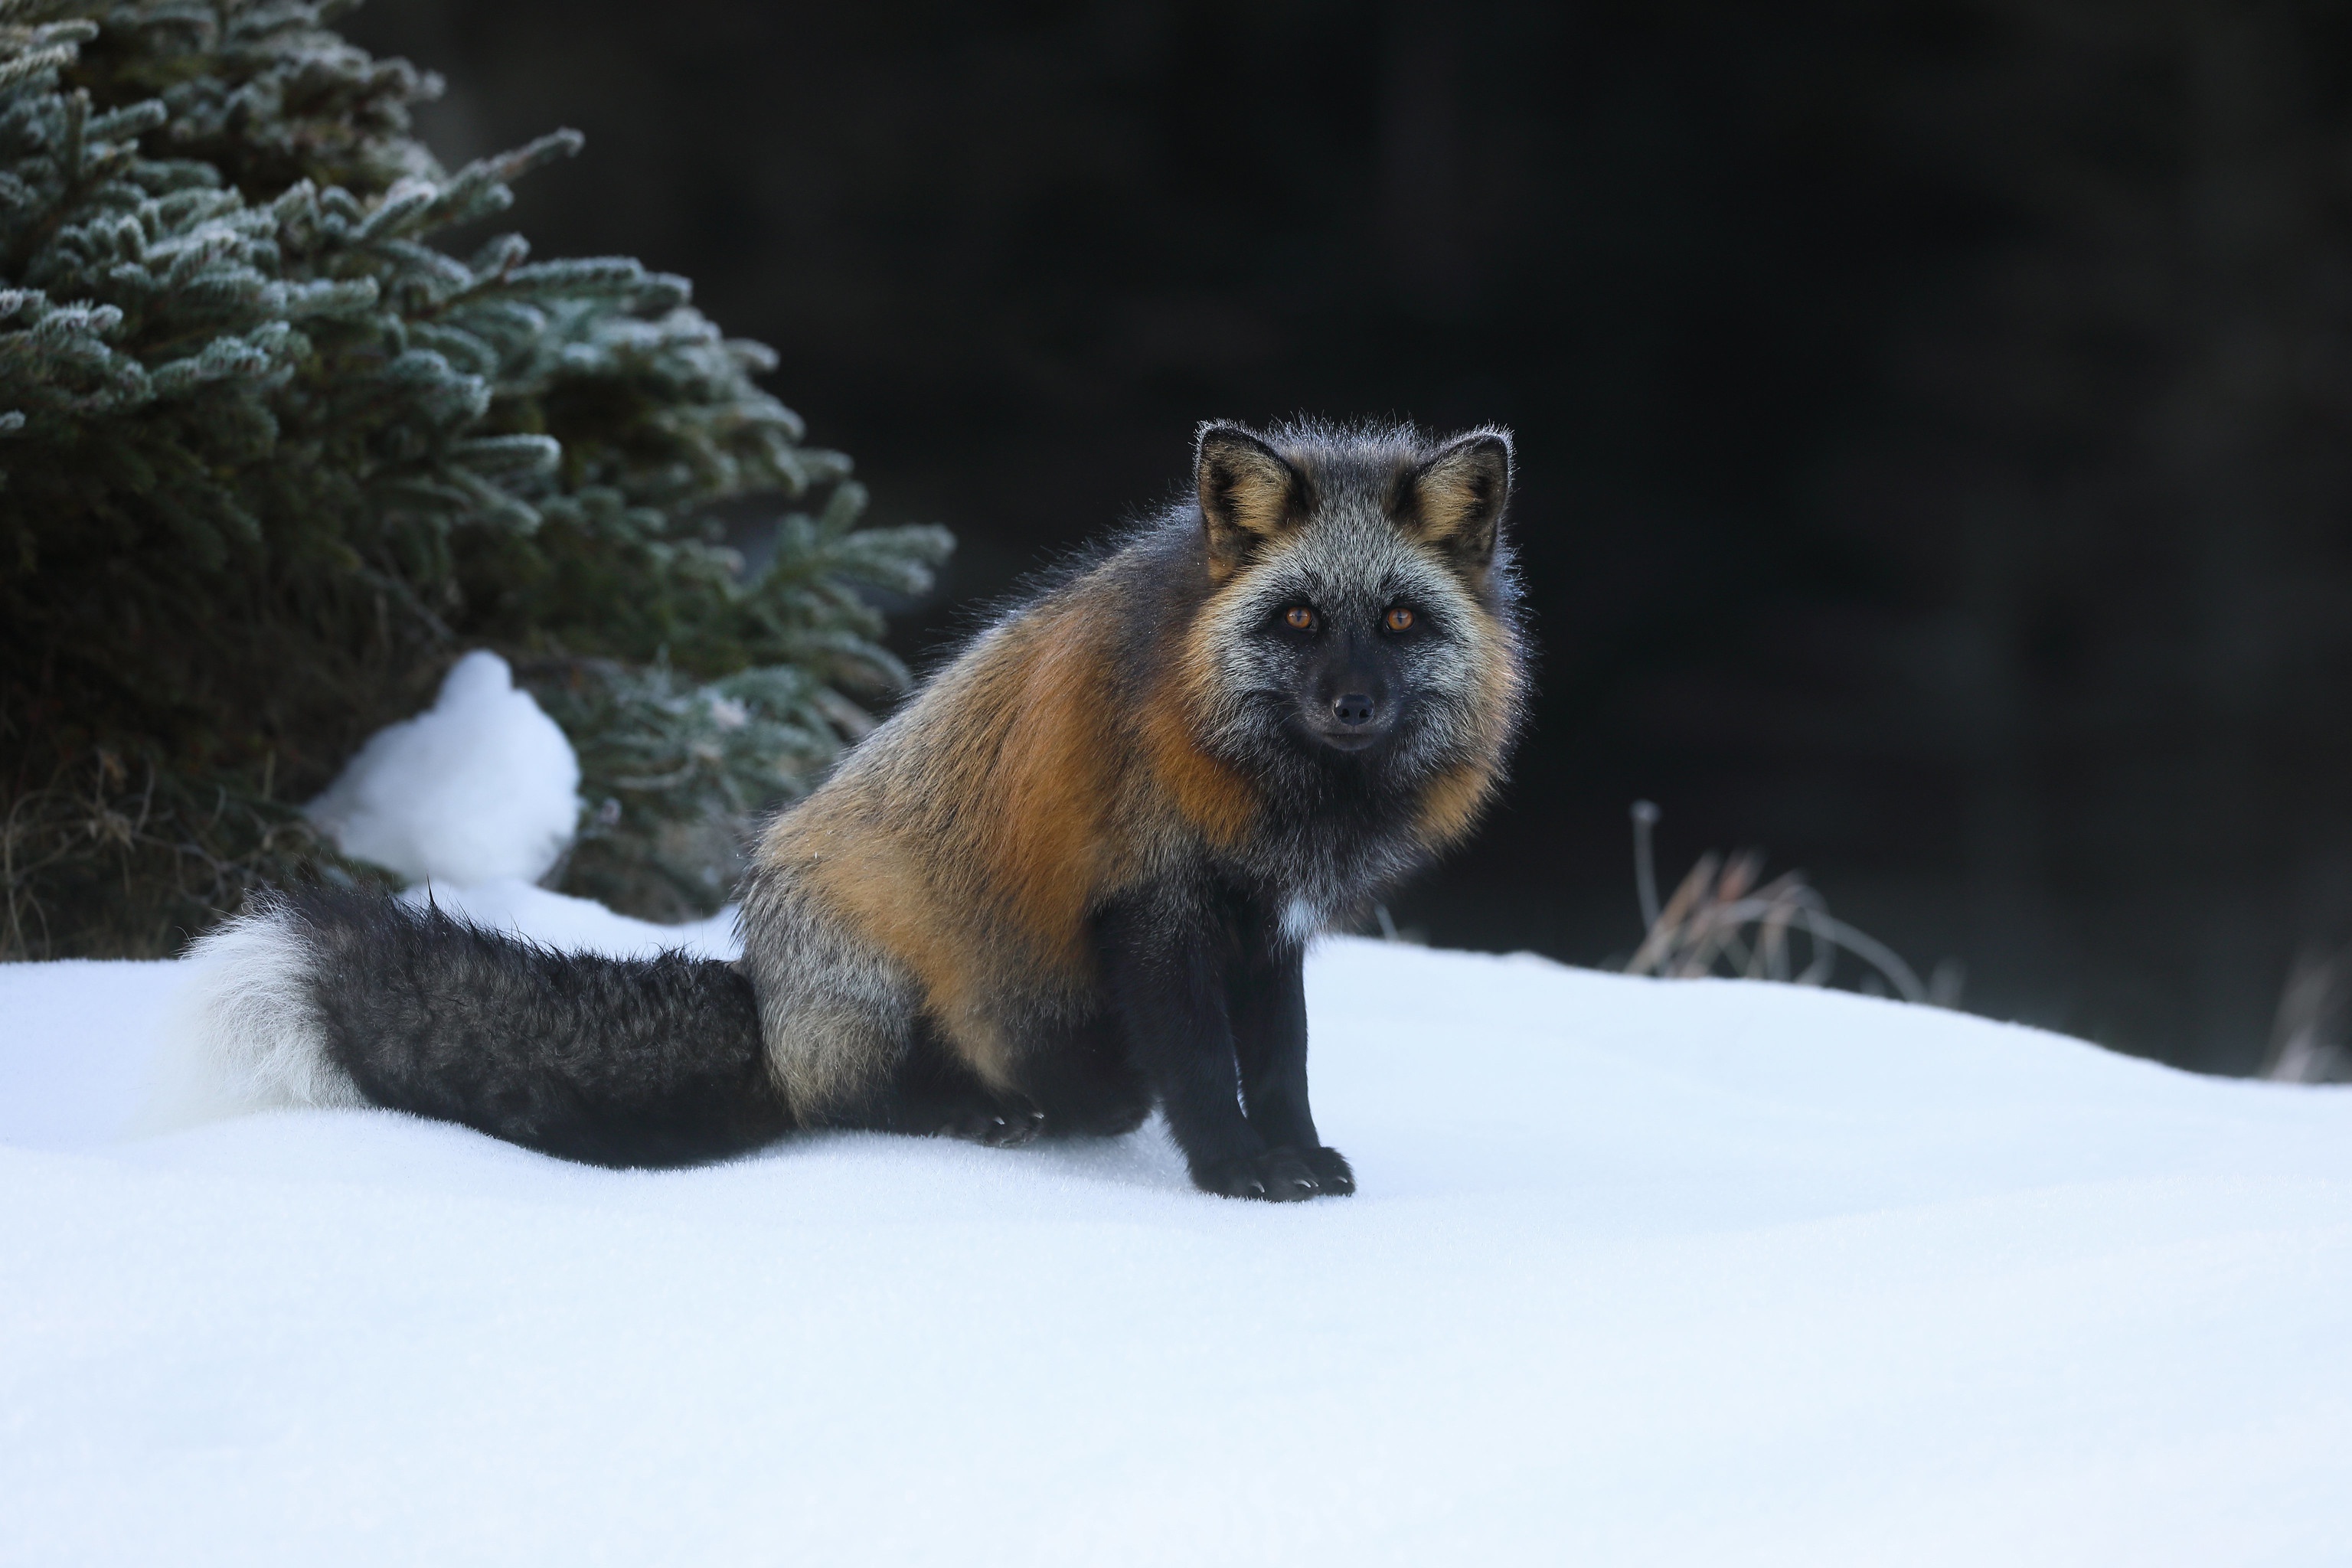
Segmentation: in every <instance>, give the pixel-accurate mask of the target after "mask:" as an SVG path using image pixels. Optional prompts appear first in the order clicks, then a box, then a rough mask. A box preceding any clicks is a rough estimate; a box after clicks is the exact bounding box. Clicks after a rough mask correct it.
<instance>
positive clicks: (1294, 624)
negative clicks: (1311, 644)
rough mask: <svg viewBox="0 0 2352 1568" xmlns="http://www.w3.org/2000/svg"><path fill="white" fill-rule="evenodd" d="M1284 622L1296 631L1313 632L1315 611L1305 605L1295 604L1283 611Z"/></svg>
mask: <svg viewBox="0 0 2352 1568" xmlns="http://www.w3.org/2000/svg"><path fill="white" fill-rule="evenodd" d="M1282 624H1283V625H1284V626H1288V627H1289V628H1290V629H1291V630H1292V631H1295V632H1311V631H1313V630H1314V629H1315V612H1314V611H1312V610H1310V609H1308V608H1307V606H1306V605H1291V606H1290V608H1289V609H1287V610H1286V611H1284V612H1283V616H1282Z"/></svg>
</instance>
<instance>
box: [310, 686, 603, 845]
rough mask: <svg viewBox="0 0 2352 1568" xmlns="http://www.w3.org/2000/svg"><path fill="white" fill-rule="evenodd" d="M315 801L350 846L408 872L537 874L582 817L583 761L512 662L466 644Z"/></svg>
mask: <svg viewBox="0 0 2352 1568" xmlns="http://www.w3.org/2000/svg"><path fill="white" fill-rule="evenodd" d="M308 810H309V813H310V817H311V819H312V820H314V821H315V822H317V823H318V824H319V825H320V826H321V827H323V828H325V829H326V830H327V832H328V833H329V834H330V835H331V837H333V838H334V840H335V843H336V844H337V845H338V846H339V847H341V849H342V851H343V853H344V854H346V855H350V856H352V857H353V858H357V859H361V860H366V861H369V862H371V863H373V864H374V865H378V866H382V867H383V868H385V869H386V870H390V871H396V872H398V873H399V874H400V875H401V876H403V877H405V878H407V879H409V880H410V881H412V882H422V881H425V880H426V879H433V880H436V881H441V882H456V883H465V884H473V883H478V882H494V881H499V880H502V879H514V880H519V881H523V882H534V881H537V880H538V879H540V878H541V877H543V876H545V875H546V874H547V872H548V870H549V868H551V867H552V866H553V865H554V864H555V862H556V858H557V857H559V856H561V855H562V853H563V850H564V847H565V846H567V845H569V844H570V843H571V842H572V831H573V829H574V828H575V827H576V826H578V823H579V817H580V760H579V758H578V757H576V756H574V755H573V754H572V742H569V741H567V740H566V739H564V736H563V731H562V730H561V729H559V728H557V727H556V723H555V721H554V720H552V719H550V718H549V717H548V716H547V715H546V714H545V713H542V712H541V711H540V707H539V704H538V703H537V702H534V701H533V700H531V696H530V692H528V691H518V690H517V689H515V684H514V678H513V672H512V671H510V670H509V668H507V662H506V660H504V659H502V658H499V656H498V655H496V654H494V653H483V652H475V653H469V654H467V656H466V657H465V658H461V659H459V660H458V661H457V664H456V665H455V666H454V667H453V668H451V669H450V671H449V674H448V677H447V679H445V680H443V681H442V683H441V695H440V696H439V697H438V698H437V699H436V700H435V701H434V704H433V706H432V707H431V708H430V709H427V710H425V712H423V713H420V714H418V715H417V716H416V717H415V718H414V719H409V720H406V721H403V722H401V723H398V724H393V725H390V726H388V727H386V728H384V729H383V730H379V731H376V733H375V734H373V735H372V736H370V737H369V739H368V742H367V744H366V745H364V746H362V747H361V748H360V752H359V754H358V755H357V756H355V757H353V758H352V760H351V762H350V763H349V764H348V765H347V766H345V767H344V769H343V771H342V773H341V776H339V777H338V778H337V779H336V780H335V782H334V783H333V784H330V785H328V786H327V790H326V793H325V794H323V795H320V797H319V798H318V799H317V800H314V801H312V802H311V803H310V806H309V808H308Z"/></svg>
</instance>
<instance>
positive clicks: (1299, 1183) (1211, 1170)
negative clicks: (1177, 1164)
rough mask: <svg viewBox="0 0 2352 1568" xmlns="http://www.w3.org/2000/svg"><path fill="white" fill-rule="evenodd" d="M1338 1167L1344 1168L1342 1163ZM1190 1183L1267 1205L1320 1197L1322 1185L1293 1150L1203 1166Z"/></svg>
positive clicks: (1223, 1195) (1224, 1194) (1203, 1189)
mask: <svg viewBox="0 0 2352 1568" xmlns="http://www.w3.org/2000/svg"><path fill="white" fill-rule="evenodd" d="M1341 1168H1342V1169H1343V1170H1344V1169H1345V1168H1346V1166H1345V1163H1344V1162H1343V1163H1342V1165H1341ZM1192 1184H1193V1185H1195V1186H1197V1187H1199V1188H1200V1189H1201V1190H1202V1192H1204V1193H1214V1194H1217V1195H1218V1196H1219V1197H1224V1198H1257V1199H1259V1200H1261V1201H1263V1202H1265V1203H1270V1204H1295V1203H1298V1202H1301V1201H1303V1200H1305V1199H1307V1198H1313V1197H1320V1196H1322V1194H1323V1184H1322V1183H1321V1182H1319V1181H1318V1180H1317V1179H1316V1175H1315V1173H1314V1171H1313V1170H1312V1169H1311V1168H1309V1167H1308V1165H1307V1162H1306V1161H1304V1160H1302V1159H1300V1158H1299V1157H1298V1153H1297V1151H1296V1150H1292V1149H1274V1150H1269V1151H1268V1152H1265V1153H1263V1154H1245V1155H1244V1156H1243V1157H1241V1158H1240V1159H1238V1160H1221V1161H1218V1162H1217V1163H1214V1164H1211V1165H1203V1166H1202V1167H1200V1168H1198V1169H1196V1170H1195V1171H1194V1172H1193V1173H1192Z"/></svg>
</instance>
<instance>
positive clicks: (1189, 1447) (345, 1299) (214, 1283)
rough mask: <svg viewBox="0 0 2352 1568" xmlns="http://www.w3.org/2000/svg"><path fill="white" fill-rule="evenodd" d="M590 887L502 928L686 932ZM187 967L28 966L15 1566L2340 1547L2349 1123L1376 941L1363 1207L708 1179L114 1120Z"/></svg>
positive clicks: (1324, 1068) (422, 1143)
mask: <svg viewBox="0 0 2352 1568" xmlns="http://www.w3.org/2000/svg"><path fill="white" fill-rule="evenodd" d="M552 897H553V896H552V895H541V894H539V893H537V891H536V890H535V889H530V890H526V891H522V892H518V891H516V890H514V889H509V890H508V891H507V892H506V893H504V894H500V895H497V898H503V899H505V900H507V901H506V902H505V903H503V904H501V905H499V907H498V908H496V909H489V908H487V907H482V908H478V912H479V913H483V914H486V915H489V916H492V917H494V918H497V919H499V920H500V921H508V922H510V923H515V924H518V925H519V926H520V928H521V929H524V930H526V931H530V930H538V931H541V932H542V933H543V934H548V935H562V936H563V937H565V938H566V939H567V940H582V941H593V942H597V943H598V944H600V945H608V946H614V947H620V946H625V945H626V944H629V943H633V942H640V941H642V940H643V939H644V933H643V932H642V931H638V930H635V929H633V927H634V922H628V923H620V922H617V921H616V919H615V917H610V916H604V915H603V912H602V911H600V910H594V907H593V906H588V907H587V908H586V909H585V910H583V909H579V908H572V907H570V904H569V902H568V901H559V902H557V903H543V902H541V900H542V899H551V898H552ZM488 901H489V902H496V898H494V899H492V900H488ZM600 917H601V918H600ZM542 919H554V920H559V921H563V922H566V923H564V924H562V926H560V927H549V926H541V925H539V924H538V923H537V922H539V921H541V920H542ZM607 922H611V923H607ZM700 940H702V941H704V942H723V936H722V935H721V934H719V932H717V931H705V932H704V933H703V936H702V937H701V939H700ZM174 979H175V975H174V973H173V965H170V964H97V963H66V964H46V965H33V966H17V967H6V968H0V1020H5V1023H0V1260H5V1261H0V1562H5V1563H41V1564H45V1565H46V1564H77V1563H126V1564H128V1563H174V1564H206V1563H220V1564H236V1565H238V1568H250V1565H254V1564H270V1563H337V1564H370V1563H435V1564H472V1563H482V1564H491V1563H497V1564H510V1563H545V1562H570V1561H578V1562H601V1563H694V1564H734V1563H744V1564H752V1563H758V1564H772V1563H810V1564H825V1563H859V1564H866V1563H954V1564H958V1565H964V1564H992V1563H1055V1564H1060V1563H1069V1564H1081V1563H1083V1564H1099V1563H1147V1564H1148V1563H1187V1564H1197V1563H1282V1564H1321V1563H1332V1564H1367V1563H1369V1564H1379V1563H1412V1564H1428V1563H1546V1564H1551V1563H1704V1564H1708V1565H1709V1568H1716V1565H1719V1564H1723V1563H1740V1564H1758V1563H1762V1564H1775V1563H1789V1564H1796V1563H1803V1564H1809V1565H1817V1564H1832V1563H1853V1564H1874V1565H1875V1564H1885V1563H1903V1564H1906V1565H1911V1564H1942V1563H1950V1564H1969V1565H1972V1568H1973V1565H1979V1564H1982V1563H1989V1562H1991V1563H2002V1564H2004V1568H2022V1565H2031V1564H2062V1563H2063V1564H2093V1563H2097V1564H2108V1563H2134V1564H2168V1563H2179V1564H2199V1565H2207V1564H2212V1563H2257V1562H2259V1563H2281V1564H2301V1563H2310V1564H2320V1563H2342V1562H2344V1561H2345V1560H2346V1558H2347V1551H2352V1487H2347V1485H2346V1476H2345V1468H2344V1458H2343V1456H2344V1454H2345V1453H2346V1452H2347V1439H2352V1356H2347V1354H2346V1353H2345V1352H2346V1345H2347V1332H2352V1091H2347V1090H2341V1089H2291V1088H2285V1087H2282V1086H2277V1085H2264V1084H2252V1083H2242V1082H2221V1081H2214V1080H2209V1079H2193V1078H2189V1077H2186V1076H2183V1075H2180V1074H2177V1073H2172V1072H2168V1071H2167V1070H2165V1069H2162V1068H2156V1067H2153V1066H2150V1065H2148V1064H2146V1063H2142V1062H2137V1061H2133V1060H2129V1059H2126V1058H2120V1057H2116V1056H2112V1055H2108V1054H2105V1053H2104V1052H2101V1051H2098V1050H2095V1049H2094V1048H2092V1047H2087V1046H2084V1045H2080V1044H2078V1043H2076V1042H2074V1041H2070V1040H2065V1039H2062V1038H2058V1037H2052V1036H2048V1035H2042V1034H2037V1033H2033V1032H2032V1031H2029V1030H2024V1029H2017V1028H2009V1027H2004V1026H1998V1025H1993V1024H1989V1023H1986V1022H1984V1021H1982V1020H1979V1019H1973V1018H1969V1017H1964V1016H1957V1015H1952V1014H1948V1013H1938V1012H1930V1011H1926V1010H1920V1009H1909V1008H1904V1007H1899V1006H1896V1005H1893V1004H1889V1003H1883V1002H1874V1001H1870V1000H1867V999H1864V998H1860V997H1854V996H1848V995H1837V994H1822V993H1818V992H1807V991H1798V990H1793V989H1790V988H1785V987H1772V986H1765V985H1754V984H1732V983H1721V982H1706V983H1688V982H1681V983H1667V982H1655V981H1642V980H1628V979H1624V978H1622V977H1615V976H1609V975H1601V974H1595V973H1583V972H1578V971H1572V970H1568V969H1563V968H1560V967H1559V966H1557V965H1553V964H1549V963H1542V962H1538V961H1536V960H1533V959H1527V958H1515V959H1498V958H1485V957H1475V956H1470V955H1465V954H1457V953H1439V952H1424V951H1421V950H1417V949H1411V948H1400V947H1393V946H1383V945H1381V944H1377V943H1370V942H1334V943H1332V944H1330V945H1329V946H1328V948H1327V949H1325V950H1324V951H1323V952H1320V953H1319V954H1318V956H1317V958H1316V959H1315V960H1314V961H1313V963H1311V964H1310V967H1309V971H1308V989H1309V1003H1310V1006H1311V1008H1312V1011H1313V1017H1314V1020H1315V1030H1316V1034H1315V1039H1316V1047H1315V1057H1316V1079H1315V1081H1316V1091H1317V1106H1318V1110H1319V1112H1320V1119H1321V1122H1322V1125H1323V1126H1324V1128H1325V1130H1326V1131H1327V1132H1328V1136H1329V1137H1330V1138H1331V1140H1332V1141H1333V1142H1335V1143H1337V1144H1338V1145H1339V1147H1341V1148H1342V1149H1344V1150H1346V1151H1347V1152H1348V1153H1349V1156H1350V1157H1351V1158H1352V1159H1353V1160H1354V1162H1355V1165H1356V1170H1357V1173H1358V1174H1359V1176H1360V1179H1361V1182H1362V1191H1361V1193H1360V1194H1359V1195H1358V1196H1356V1197H1354V1198H1350V1199H1347V1200H1327V1201H1323V1202H1318V1203H1314V1204H1307V1205H1296V1206H1284V1207H1273V1206H1267V1205H1248V1204H1237V1203H1228V1202H1221V1201H1218V1200H1214V1199H1209V1198H1203V1197H1200V1196H1197V1195H1195V1194H1192V1192H1190V1191H1189V1190H1188V1189H1187V1188H1186V1186H1185V1184H1184V1181H1183V1176H1182V1172H1181V1163H1180V1161H1179V1160H1178V1158H1177V1156H1176V1154H1175V1152H1174V1151H1173V1150H1172V1149H1171V1146H1170V1145H1169V1144H1168V1143H1167V1142H1166V1141H1165V1139H1164V1137H1163V1136H1162V1135H1161V1134H1160V1133H1159V1132H1158V1131H1156V1129H1147V1130H1146V1131H1145V1132H1143V1133H1141V1134H1139V1135H1138V1136H1136V1137H1134V1138H1130V1139H1127V1140H1124V1141H1121V1142H1115V1143H1109V1144H1101V1145H1093V1146H1083V1147H1068V1146H1062V1147H1044V1148H1039V1147H1032V1148H1029V1149H1024V1150H1011V1151H996V1150H984V1149H978V1148H972V1147H969V1146H965V1145H961V1144H954V1143H947V1142H917V1141H910V1140H895V1139H887V1138H881V1137H872V1136H849V1135H835V1136H824V1137H803V1138H800V1139H797V1140H794V1141H793V1142H787V1143H785V1144H783V1145H782V1146H780V1147H778V1148H776V1149H775V1150H773V1151H772V1152H767V1153H765V1154H763V1155H761V1156H759V1157H756V1158H752V1159H747V1160H743V1161H740V1162H737V1163H730V1164H727V1165H722V1166H718V1167H714V1168H710V1169H705V1170H698V1171H689V1172H682V1173H664V1174H653V1173H613V1172H604V1171H596V1170H590V1169H585V1168H583V1167H579V1166H572V1165H565V1164H562V1163H557V1162H554V1161H551V1160H546V1159H542V1158H540V1157H538V1156H535V1155H532V1154H529V1153H526V1152H522V1151H520V1150H517V1149H513V1148H509V1147H507V1146H505V1145H502V1144H499V1143H495V1142H490V1141H488V1140H487V1139H483V1138H479V1137H477V1136H475V1135H474V1134H471V1133H468V1132H466V1131H461V1130H459V1129H456V1128H452V1127H447V1126H443V1125H436V1124H432V1123H427V1122H423V1121H414V1120H411V1119H408V1118H405V1117H402V1116H398V1115H394V1114H391V1113H387V1112H382V1111H365V1110H341V1111H309V1112H284V1113H278V1114H274V1115H266V1116H256V1117H249V1118H246V1119H244V1120H241V1121H228V1122H221V1123H216V1124H214V1125H211V1126H207V1127H205V1128H201V1129H197V1130H194V1131H189V1132H184V1133H179V1134H174V1135H173V1136H170V1137H165V1138H159V1139H151V1140H145V1141H122V1140H121V1139H119V1138H118V1137H117V1136H116V1135H115V1131H114V1130H115V1129H116V1128H117V1127H119V1126H120V1125H121V1121H122V1118H123V1117H124V1116H125V1115H126V1114H127V1112H128V1110H129V1108H130V1106H131V1100H132V1097H133V1096H134V1094H135V1092H136V1084H137V1079H138V1076H139V1072H140V1069H141V1067H142V1057H143V1055H144V1053H145V1051H146V1050H147V1047H148V1041H149V1039H150V1037H151V1034H152V1028H153V1021H154V1019H155V1017H156V1016H157V1015H158V1012H159V1010H160V1009H161V1008H162V1006H163V1004H164V1000H165V997H166V995H167V994H168V992H169V990H170V988H171V986H172V984H173V981H174Z"/></svg>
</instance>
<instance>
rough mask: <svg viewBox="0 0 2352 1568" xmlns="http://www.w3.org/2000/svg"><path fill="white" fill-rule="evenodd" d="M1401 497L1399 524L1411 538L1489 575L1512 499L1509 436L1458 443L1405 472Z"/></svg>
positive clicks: (1492, 432) (1476, 433) (1492, 433)
mask: <svg viewBox="0 0 2352 1568" xmlns="http://www.w3.org/2000/svg"><path fill="white" fill-rule="evenodd" d="M1398 491H1399V493H1398V496H1397V509H1396V510H1397V521H1398V523H1399V524H1400V525H1401V526H1402V528H1403V529H1404V531H1406V532H1407V533H1409V534H1411V535H1412V537H1413V538H1415V539H1418V540H1422V541H1423V542H1427V543H1430V544H1434V545H1436V546H1437V547H1438V548H1439V549H1441V550H1444V552H1446V553H1447V554H1449V555H1451V556H1453V557H1454V560H1455V561H1457V562H1458V563H1461V564H1462V565H1463V566H1464V567H1465V569H1467V570H1469V571H1472V572H1483V571H1485V570H1486V567H1487V565H1488V564H1489V563H1492V562H1493V561H1494V559H1495V540H1496V535H1497V534H1498V533H1500V531H1501V530H1502V523H1503V509H1504V507H1505V506H1507V504H1509V502H1510V499H1511V437H1510V432H1508V431H1507V430H1496V429H1486V430H1473V431H1471V432H1470V434H1468V435H1467V436H1457V437H1454V439H1453V440H1451V441H1448V442H1447V443H1446V444H1445V445H1444V447H1441V448H1440V449H1439V451H1438V453H1437V455H1436V456H1435V457H1433V458H1430V459H1428V460H1427V461H1426V462H1424V463H1423V464H1422V465H1421V466H1420V467H1418V468H1413V469H1412V470H1410V471H1409V472H1407V473H1406V474H1405V476H1404V482H1403V483H1402V485H1400V486H1399V487H1398Z"/></svg>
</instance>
